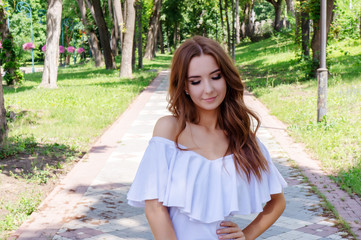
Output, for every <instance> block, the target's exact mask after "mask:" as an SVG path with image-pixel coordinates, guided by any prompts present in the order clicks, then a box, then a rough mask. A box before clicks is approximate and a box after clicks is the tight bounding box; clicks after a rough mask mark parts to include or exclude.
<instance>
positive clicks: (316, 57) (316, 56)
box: [311, 0, 335, 62]
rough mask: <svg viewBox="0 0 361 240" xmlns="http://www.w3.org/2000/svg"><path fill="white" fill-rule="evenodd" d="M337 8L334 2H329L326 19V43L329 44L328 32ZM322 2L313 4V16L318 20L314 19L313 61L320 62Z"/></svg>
mask: <svg viewBox="0 0 361 240" xmlns="http://www.w3.org/2000/svg"><path fill="white" fill-rule="evenodd" d="M334 7H335V3H334V0H327V8H326V11H327V19H326V42H327V36H328V32H329V30H330V25H331V22H332V19H333V9H334ZM320 8H321V6H320V2H319V1H314V2H313V7H312V9H313V16H315V18H316V19H314V24H313V37H312V41H311V49H312V59H313V61H316V62H317V61H320V49H321V29H320V16H319V12H320ZM317 9H318V15H317Z"/></svg>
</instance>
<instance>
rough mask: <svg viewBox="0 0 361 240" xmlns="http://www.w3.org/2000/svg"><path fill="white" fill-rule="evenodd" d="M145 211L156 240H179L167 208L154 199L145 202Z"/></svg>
mask: <svg viewBox="0 0 361 240" xmlns="http://www.w3.org/2000/svg"><path fill="white" fill-rule="evenodd" d="M144 210H145V216H146V217H147V219H148V223H149V226H150V229H151V230H152V233H153V236H154V239H155V240H177V237H176V235H175V232H174V228H173V224H172V221H171V219H170V217H169V213H168V209H167V207H165V206H163V204H162V203H160V202H158V199H153V200H146V201H145V209H144Z"/></svg>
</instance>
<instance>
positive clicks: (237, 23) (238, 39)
mask: <svg viewBox="0 0 361 240" xmlns="http://www.w3.org/2000/svg"><path fill="white" fill-rule="evenodd" d="M240 37H241V26H240V24H239V0H236V43H237V44H239V43H240V42H241V38H240Z"/></svg>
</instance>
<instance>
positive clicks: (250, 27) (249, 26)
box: [246, 0, 255, 38]
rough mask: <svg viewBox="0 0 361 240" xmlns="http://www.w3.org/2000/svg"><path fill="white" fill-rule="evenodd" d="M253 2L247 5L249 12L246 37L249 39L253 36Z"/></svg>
mask: <svg viewBox="0 0 361 240" xmlns="http://www.w3.org/2000/svg"><path fill="white" fill-rule="evenodd" d="M253 8H254V1H253V0H252V1H250V3H249V10H248V23H247V25H246V35H247V36H248V37H250V38H252V37H253V34H254V21H255V19H254V17H255V13H254V10H253Z"/></svg>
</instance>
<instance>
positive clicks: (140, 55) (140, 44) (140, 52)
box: [136, 1, 143, 69]
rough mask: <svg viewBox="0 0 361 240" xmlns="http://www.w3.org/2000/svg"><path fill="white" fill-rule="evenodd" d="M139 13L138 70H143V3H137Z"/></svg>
mask: <svg viewBox="0 0 361 240" xmlns="http://www.w3.org/2000/svg"><path fill="white" fill-rule="evenodd" d="M136 13H137V17H136V19H137V25H138V26H137V38H138V40H137V47H138V69H142V68H143V39H142V2H141V1H137V4H136Z"/></svg>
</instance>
